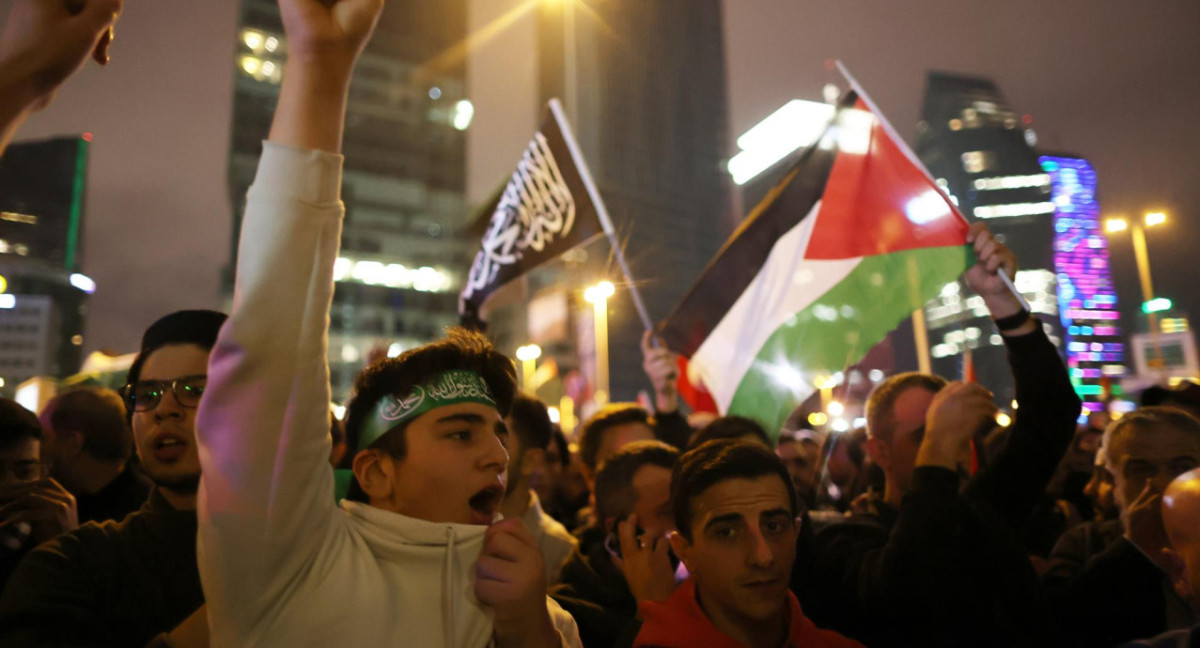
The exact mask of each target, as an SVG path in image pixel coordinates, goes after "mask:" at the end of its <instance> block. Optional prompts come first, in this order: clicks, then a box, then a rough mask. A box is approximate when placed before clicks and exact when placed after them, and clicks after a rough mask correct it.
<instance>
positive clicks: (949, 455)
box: [917, 382, 996, 470]
mask: <svg viewBox="0 0 1200 648" xmlns="http://www.w3.org/2000/svg"><path fill="white" fill-rule="evenodd" d="M995 416H996V405H995V403H993V402H992V394H991V392H989V391H988V390H986V389H984V388H983V387H980V386H979V385H977V384H974V383H965V382H952V383H950V384H948V385H946V386H945V387H943V388H942V389H941V391H939V392H938V393H937V395H936V396H934V397H933V402H932V403H930V404H929V411H927V412H926V413H925V438H924V439H923V440H922V441H921V447H920V448H919V449H918V450H917V465H918V466H941V467H943V468H949V469H950V470H956V469H957V468H958V465H959V463H960V461H961V460H962V459H963V457H964V456H965V455H966V454H967V452H968V449H969V447H970V442H971V439H972V437H974V436H975V432H976V431H978V430H979V428H980V426H981V425H983V423H984V422H985V421H987V420H988V419H992V418H994V417H995Z"/></svg>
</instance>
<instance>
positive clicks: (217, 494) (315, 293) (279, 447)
mask: <svg viewBox="0 0 1200 648" xmlns="http://www.w3.org/2000/svg"><path fill="white" fill-rule="evenodd" d="M341 165H342V157H341V156H340V155H334V154H330V153H324V152H319V151H304V150H298V149H292V148H289V147H286V146H280V145H277V144H272V143H270V142H267V143H264V146H263V155H262V159H261V160H260V162H259V169H258V175H257V177H256V178H255V181H254V185H253V186H252V187H251V188H250V191H249V193H248V195H247V205H246V213H245V218H244V220H243V222H242V233H241V242H240V247H239V250H238V272H237V281H236V287H235V291H234V304H233V313H232V314H231V316H230V318H229V321H228V322H227V323H226V324H225V326H224V327H223V328H222V329H221V333H220V336H219V337H218V340H217V345H216V347H215V348H214V349H213V353H212V357H211V359H210V361H209V368H208V388H207V392H206V394H205V397H204V399H203V401H202V402H201V405H200V411H199V413H198V418H197V424H196V429H197V433H196V436H197V440H198V442H199V448H200V462H201V466H202V468H203V478H202V479H201V483H200V492H199V498H198V502H197V513H198V516H199V522H200V530H199V546H198V560H199V566H200V578H201V581H202V583H203V585H204V591H205V594H206V598H207V600H208V620H209V628H210V631H211V634H212V645H213V646H222V647H224V646H231V647H232V646H236V647H239V648H250V647H255V646H334V645H344V646H351V647H353V648H372V647H375V646H414V647H420V648H484V647H485V646H488V645H490V644H491V643H492V615H491V611H490V610H489V609H488V608H487V607H486V606H484V605H483V604H481V603H480V602H479V601H478V600H477V599H476V598H475V591H474V566H475V562H476V560H477V559H478V558H479V553H480V550H481V548H482V546H483V535H484V531H485V530H486V527H484V526H479V525H465V524H443V523H433V522H427V521H424V520H418V519H414V518H410V517H406V516H403V515H398V514H396V513H391V512H389V511H384V510H381V509H377V508H374V507H371V506H368V505H365V504H357V503H354V502H347V501H343V502H341V504H340V505H337V504H335V503H334V501H333V497H332V493H333V473H332V470H331V468H330V466H329V463H328V457H329V451H330V438H329V418H328V417H329V399H330V390H329V366H328V361H327V346H328V340H327V329H328V313H329V307H330V303H331V301H332V297H333V270H334V262H335V261H336V259H337V253H338V246H339V242H340V238H341V219H342V215H343V213H344V209H343V207H342V203H341V201H340V199H339V194H340V187H341ZM547 606H548V608H549V611H550V616H551V619H552V620H553V622H554V625H555V627H556V628H557V629H558V630H559V634H560V635H561V637H562V644H563V645H564V646H572V647H581V643H580V641H579V635H578V630H577V629H576V627H575V621H574V619H572V618H571V616H570V615H569V614H567V613H566V612H565V611H563V610H562V608H560V607H558V605H557V604H556V603H554V602H553V601H552V600H551V599H549V598H547Z"/></svg>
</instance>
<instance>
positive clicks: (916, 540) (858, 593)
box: [801, 466, 968, 645]
mask: <svg viewBox="0 0 1200 648" xmlns="http://www.w3.org/2000/svg"><path fill="white" fill-rule="evenodd" d="M958 485H959V477H958V475H957V474H956V473H955V472H954V471H951V470H947V469H945V468H939V467H934V466H925V467H919V468H917V469H916V470H915V471H914V473H913V483H912V490H911V491H910V492H909V493H908V494H907V495H906V496H905V497H904V502H903V506H902V507H901V510H900V513H899V517H898V518H897V520H896V523H895V525H894V526H893V527H892V529H891V531H890V533H888V532H887V531H886V529H885V528H884V527H882V526H876V525H866V524H862V523H858V522H854V521H851V522H847V523H842V524H836V525H833V526H830V527H827V528H825V529H823V530H821V531H820V532H819V533H818V534H817V536H816V538H814V540H813V545H812V546H813V549H812V555H811V556H810V557H809V559H810V560H812V561H813V562H812V568H811V570H810V572H811V573H812V579H811V581H810V582H808V583H805V584H804V586H803V588H802V589H803V591H804V596H802V597H801V599H802V602H801V605H802V606H803V607H804V610H805V614H806V615H807V616H809V617H810V618H812V619H813V622H814V623H816V624H817V625H818V626H820V627H823V628H830V629H833V630H837V631H839V632H842V633H843V634H849V635H850V636H853V637H854V638H856V639H858V640H860V641H862V642H864V643H866V644H867V645H872V644H873V643H875V642H874V641H873V639H876V638H875V637H874V636H873V635H872V634H871V633H872V632H881V633H885V636H881V637H879V639H881V640H884V643H891V644H893V645H896V640H897V639H898V637H896V636H894V635H893V636H891V637H886V633H889V632H893V630H894V629H895V628H896V624H895V623H893V621H897V622H901V623H903V622H905V621H911V619H912V618H920V617H923V616H927V615H928V614H929V610H930V609H938V610H944V608H945V605H944V601H945V600H946V599H947V593H952V592H955V591H961V589H960V588H961V587H964V586H965V585H963V584H962V582H961V581H962V579H963V576H964V575H963V571H962V569H961V566H962V561H963V556H962V554H963V546H964V544H965V543H964V540H963V537H964V520H965V516H966V515H967V514H968V513H967V511H966V509H965V508H964V506H963V505H962V502H961V500H960V498H959V495H958ZM930 606H933V607H930ZM912 614H917V615H918V616H917V617H912V616H911V615H912ZM884 617H886V618H884ZM863 619H872V620H873V621H875V622H873V623H871V624H869V625H870V626H871V627H865V626H864V624H863V623H862V621H863Z"/></svg>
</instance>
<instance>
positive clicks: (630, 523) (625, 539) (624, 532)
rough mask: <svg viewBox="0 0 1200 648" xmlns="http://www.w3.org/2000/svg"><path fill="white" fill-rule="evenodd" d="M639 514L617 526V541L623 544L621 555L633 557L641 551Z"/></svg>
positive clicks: (632, 515) (631, 516)
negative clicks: (638, 536)
mask: <svg viewBox="0 0 1200 648" xmlns="http://www.w3.org/2000/svg"><path fill="white" fill-rule="evenodd" d="M636 534H637V514H636V513H635V514H631V515H630V516H629V517H628V518H626V519H624V520H622V521H621V522H620V523H618V524H617V541H618V542H619V543H620V544H621V555H622V556H632V555H633V554H634V553H635V552H637V551H638V550H639V549H641V546H640V544H639V543H638V539H637V535H636Z"/></svg>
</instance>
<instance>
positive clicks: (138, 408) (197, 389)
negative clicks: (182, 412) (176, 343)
mask: <svg viewBox="0 0 1200 648" xmlns="http://www.w3.org/2000/svg"><path fill="white" fill-rule="evenodd" d="M207 384H208V376H207V375H204V374H200V375H197V376H183V377H182V378H176V379H175V380H139V381H137V382H136V383H134V384H132V385H125V387H124V389H122V390H121V391H122V393H123V395H124V396H125V403H126V404H127V405H128V406H129V409H131V410H133V411H135V412H148V411H150V410H152V409H154V408H156V407H158V404H159V403H160V402H161V401H162V397H163V394H166V393H167V389H170V390H171V393H172V394H174V395H175V400H176V401H178V402H179V404H180V405H182V406H184V407H187V408H194V407H196V406H198V405H199V404H200V397H201V396H203V395H204V387H205V385H207Z"/></svg>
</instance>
